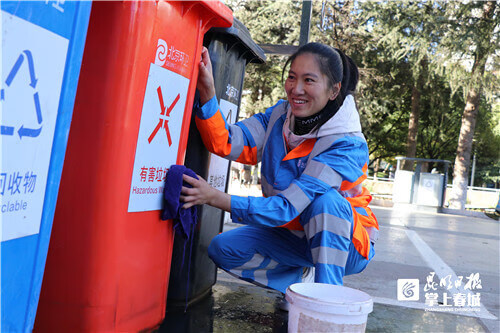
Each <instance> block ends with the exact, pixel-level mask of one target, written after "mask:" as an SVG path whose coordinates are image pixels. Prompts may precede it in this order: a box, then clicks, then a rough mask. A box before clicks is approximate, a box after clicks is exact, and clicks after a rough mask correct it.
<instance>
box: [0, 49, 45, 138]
mask: <svg viewBox="0 0 500 333" xmlns="http://www.w3.org/2000/svg"><path fill="white" fill-rule="evenodd" d="M25 60H26V61H25ZM24 63H26V65H25V66H28V69H29V77H30V82H27V83H26V84H28V85H29V86H30V87H31V88H33V103H34V113H33V117H36V120H37V121H38V125H39V126H40V127H38V128H29V127H25V126H24V124H22V125H21V126H20V127H19V128H18V129H17V134H18V135H19V138H21V140H22V139H23V137H29V138H36V137H37V136H39V135H40V133H41V132H42V121H43V119H42V110H41V107H40V97H39V95H38V91H37V90H36V84H37V82H38V79H37V78H36V76H35V65H34V63H33V55H32V54H31V51H29V50H24V51H23V52H21V54H19V57H18V58H17V60H16V62H15V63H14V66H13V67H12V69H11V70H10V72H9V75H8V76H7V79H5V84H6V86H7V87H6V88H5V89H4V88H2V90H0V100H1V101H2V102H3V101H5V100H6V98H9V94H8V92H9V89H8V87H10V85H11V84H12V82H13V81H14V79H15V78H16V75H17V74H18V72H19V69H20V68H21V67H22V66H23V64H24ZM15 131H16V128H14V126H9V125H8V124H1V130H0V134H1V135H14V132H15Z"/></svg>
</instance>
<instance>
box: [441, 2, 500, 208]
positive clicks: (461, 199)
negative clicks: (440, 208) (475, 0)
mask: <svg viewBox="0 0 500 333" xmlns="http://www.w3.org/2000/svg"><path fill="white" fill-rule="evenodd" d="M495 5H496V2H495V1H489V2H485V4H484V6H483V9H484V11H483V15H482V20H481V22H480V23H479V24H480V25H483V27H482V28H483V29H479V30H480V31H482V32H484V33H485V34H484V35H483V36H482V38H481V39H480V40H478V45H477V49H476V52H475V57H474V65H473V66H472V73H471V79H470V85H469V91H468V93H467V98H466V103H465V109H464V113H463V115H462V126H461V127H460V136H459V138H458V147H457V156H456V158H455V165H454V167H453V188H452V191H451V195H450V208H453V209H460V210H463V209H465V202H466V199H467V179H468V173H469V166H470V157H471V151H472V139H473V137H474V129H475V127H476V118H477V114H478V110H479V102H480V98H481V92H482V88H483V84H482V80H483V74H484V67H485V65H486V60H487V59H488V55H489V52H490V50H491V43H490V40H491V36H492V34H493V30H494V28H495V24H494V22H493V21H492V20H491V18H492V17H493V14H494V11H495Z"/></svg>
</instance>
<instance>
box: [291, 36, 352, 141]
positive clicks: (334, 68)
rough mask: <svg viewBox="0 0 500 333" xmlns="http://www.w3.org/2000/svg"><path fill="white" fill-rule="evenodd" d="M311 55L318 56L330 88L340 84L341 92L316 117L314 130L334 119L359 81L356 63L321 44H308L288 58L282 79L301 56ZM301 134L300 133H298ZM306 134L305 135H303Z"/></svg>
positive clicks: (341, 53) (339, 51) (340, 52)
mask: <svg viewBox="0 0 500 333" xmlns="http://www.w3.org/2000/svg"><path fill="white" fill-rule="evenodd" d="M305 53H310V54H312V55H314V56H316V59H317V61H318V65H319V68H320V70H321V72H322V73H323V74H325V75H326V77H327V78H328V81H329V84H330V87H332V86H333V85H334V84H335V83H338V82H340V83H341V86H340V92H339V94H338V96H337V98H335V100H333V101H328V103H327V104H326V106H325V107H324V108H323V110H321V111H320V112H318V113H317V114H316V115H313V116H317V115H320V117H319V120H318V121H317V122H315V125H314V128H316V129H317V128H320V127H321V126H322V125H323V124H324V123H326V122H327V121H328V120H329V119H330V118H331V117H333V116H334V115H335V114H336V113H337V111H338V110H339V109H340V107H341V106H342V104H343V103H344V99H345V98H346V97H347V96H348V95H351V94H354V91H355V90H356V86H357V84H358V81H359V72H358V66H356V64H355V63H354V61H353V60H352V59H351V58H350V57H349V56H347V55H345V54H344V52H342V51H341V50H339V49H337V48H333V47H330V46H328V45H325V44H321V43H314V42H313V43H307V44H305V45H303V46H301V47H300V48H299V49H298V50H297V51H296V52H295V53H294V54H292V55H291V56H290V58H288V60H287V61H286V63H285V66H284V67H283V72H282V74H281V75H282V79H283V77H284V76H285V69H286V67H287V66H288V65H289V64H291V63H292V62H293V61H294V60H295V58H297V57H298V56H299V55H302V54H305ZM296 134H299V133H296ZM301 134H305V133H301Z"/></svg>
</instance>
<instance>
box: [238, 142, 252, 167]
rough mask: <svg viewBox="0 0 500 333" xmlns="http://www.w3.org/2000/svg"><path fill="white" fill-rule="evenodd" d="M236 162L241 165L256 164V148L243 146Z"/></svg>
mask: <svg viewBox="0 0 500 333" xmlns="http://www.w3.org/2000/svg"><path fill="white" fill-rule="evenodd" d="M236 162H240V163H243V164H257V147H249V146H244V147H243V151H242V152H241V154H240V156H239V157H238V159H237V160H236Z"/></svg>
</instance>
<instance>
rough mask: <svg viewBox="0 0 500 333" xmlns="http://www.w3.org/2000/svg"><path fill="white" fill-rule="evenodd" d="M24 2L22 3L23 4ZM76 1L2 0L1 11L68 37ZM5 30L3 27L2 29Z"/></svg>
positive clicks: (70, 31) (76, 4) (73, 18)
mask: <svg viewBox="0 0 500 333" xmlns="http://www.w3.org/2000/svg"><path fill="white" fill-rule="evenodd" d="M23 3H24V4H23ZM77 6H78V1H64V0H45V1H30V2H29V6H26V3H25V1H2V2H1V8H2V10H3V11H5V12H7V13H10V14H12V15H14V16H17V17H19V18H22V19H23V20H26V21H29V22H31V23H33V24H35V25H37V26H39V27H42V28H45V29H47V30H49V31H52V32H53V33H56V34H58V35H60V36H62V37H64V38H67V39H69V38H70V37H71V33H72V31H73V25H74V20H75V12H76V10H77ZM4 31H5V29H4Z"/></svg>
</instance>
